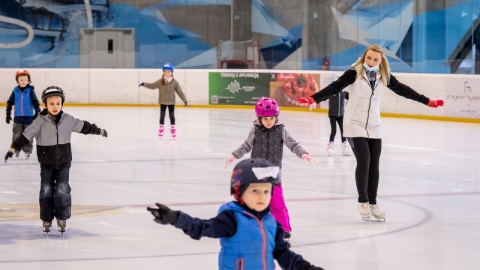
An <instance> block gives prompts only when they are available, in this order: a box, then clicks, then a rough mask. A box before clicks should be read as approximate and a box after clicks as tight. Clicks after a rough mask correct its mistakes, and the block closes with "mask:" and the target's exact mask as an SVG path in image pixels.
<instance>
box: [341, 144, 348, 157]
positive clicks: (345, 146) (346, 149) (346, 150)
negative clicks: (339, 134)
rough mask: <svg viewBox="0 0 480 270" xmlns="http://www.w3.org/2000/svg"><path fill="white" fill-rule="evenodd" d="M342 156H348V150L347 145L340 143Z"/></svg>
mask: <svg viewBox="0 0 480 270" xmlns="http://www.w3.org/2000/svg"><path fill="white" fill-rule="evenodd" d="M342 155H344V156H350V150H349V149H348V145H347V143H346V142H344V143H342Z"/></svg>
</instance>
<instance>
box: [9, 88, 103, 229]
mask: <svg viewBox="0 0 480 270" xmlns="http://www.w3.org/2000/svg"><path fill="white" fill-rule="evenodd" d="M42 101H43V103H44V104H45V107H46V108H45V109H44V110H43V111H41V112H40V113H39V116H38V117H37V118H36V119H35V120H34V121H33V123H32V124H31V125H30V126H28V127H27V128H26V129H25V131H24V132H23V134H22V135H21V136H20V137H18V138H17V139H16V140H15V141H14V142H13V143H12V145H11V146H10V149H9V150H8V152H7V154H6V155H5V162H7V160H8V159H9V158H11V157H12V156H13V154H14V153H15V152H16V151H17V150H18V149H22V147H23V146H24V145H27V144H28V143H30V142H32V141H33V138H35V139H36V142H37V157H38V162H39V163H40V177H41V184H40V199H39V202H40V219H42V221H43V231H44V232H45V233H47V234H48V232H49V231H50V227H51V226H52V220H53V218H54V217H55V218H56V219H57V229H58V231H59V232H61V233H62V234H63V233H64V232H65V231H66V229H67V219H69V218H70V216H71V205H72V198H71V195H70V191H71V189H70V185H69V172H70V167H71V162H72V148H71V145H70V140H71V136H72V132H79V133H83V134H95V135H102V136H103V137H107V131H106V130H105V129H100V128H98V127H97V126H96V125H95V124H90V123H89V122H87V121H83V120H79V119H76V118H74V117H73V116H71V115H69V114H67V113H64V112H63V111H62V107H63V103H64V102H65V95H64V93H63V90H62V89H61V88H60V87H57V86H50V87H48V88H47V89H45V90H43V93H42Z"/></svg>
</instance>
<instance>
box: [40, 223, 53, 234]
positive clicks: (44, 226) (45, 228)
mask: <svg viewBox="0 0 480 270" xmlns="http://www.w3.org/2000/svg"><path fill="white" fill-rule="evenodd" d="M50 227H52V222H51V221H43V224H42V231H43V232H44V233H47V234H48V233H49V232H50Z"/></svg>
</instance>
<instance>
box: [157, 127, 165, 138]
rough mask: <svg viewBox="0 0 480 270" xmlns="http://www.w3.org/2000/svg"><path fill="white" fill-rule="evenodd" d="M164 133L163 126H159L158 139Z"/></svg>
mask: <svg viewBox="0 0 480 270" xmlns="http://www.w3.org/2000/svg"><path fill="white" fill-rule="evenodd" d="M164 131H165V126H164V125H160V127H159V128H158V137H160V138H162V137H163V132H164Z"/></svg>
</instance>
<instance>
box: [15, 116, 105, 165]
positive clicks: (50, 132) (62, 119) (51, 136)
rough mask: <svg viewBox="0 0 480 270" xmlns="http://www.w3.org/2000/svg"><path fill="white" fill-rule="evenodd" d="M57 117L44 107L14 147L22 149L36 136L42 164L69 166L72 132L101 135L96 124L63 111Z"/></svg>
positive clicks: (38, 153) (39, 158)
mask: <svg viewBox="0 0 480 270" xmlns="http://www.w3.org/2000/svg"><path fill="white" fill-rule="evenodd" d="M56 117H57V120H56V121H54V120H53V119H52V118H51V117H50V116H49V115H48V112H47V110H46V109H44V110H43V111H42V112H40V113H39V115H38V117H37V118H36V119H35V120H34V121H33V123H32V124H31V125H30V126H28V127H27V128H26V129H25V131H24V132H23V134H22V135H21V136H20V137H18V138H17V139H16V140H15V141H14V142H13V143H12V147H13V148H15V149H22V147H23V146H24V145H26V144H28V143H29V142H33V138H35V141H36V144H37V157H38V162H40V164H41V165H42V166H47V167H55V168H69V167H70V166H71V161H72V148H71V145H70V141H71V137H72V132H79V133H83V134H97V135H99V134H100V133H101V129H100V128H98V127H97V126H96V125H95V124H90V123H89V122H87V121H83V120H79V119H76V118H74V117H73V116H71V115H70V114H67V113H64V112H63V111H61V112H60V113H59V114H58V115H57V116H56Z"/></svg>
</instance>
